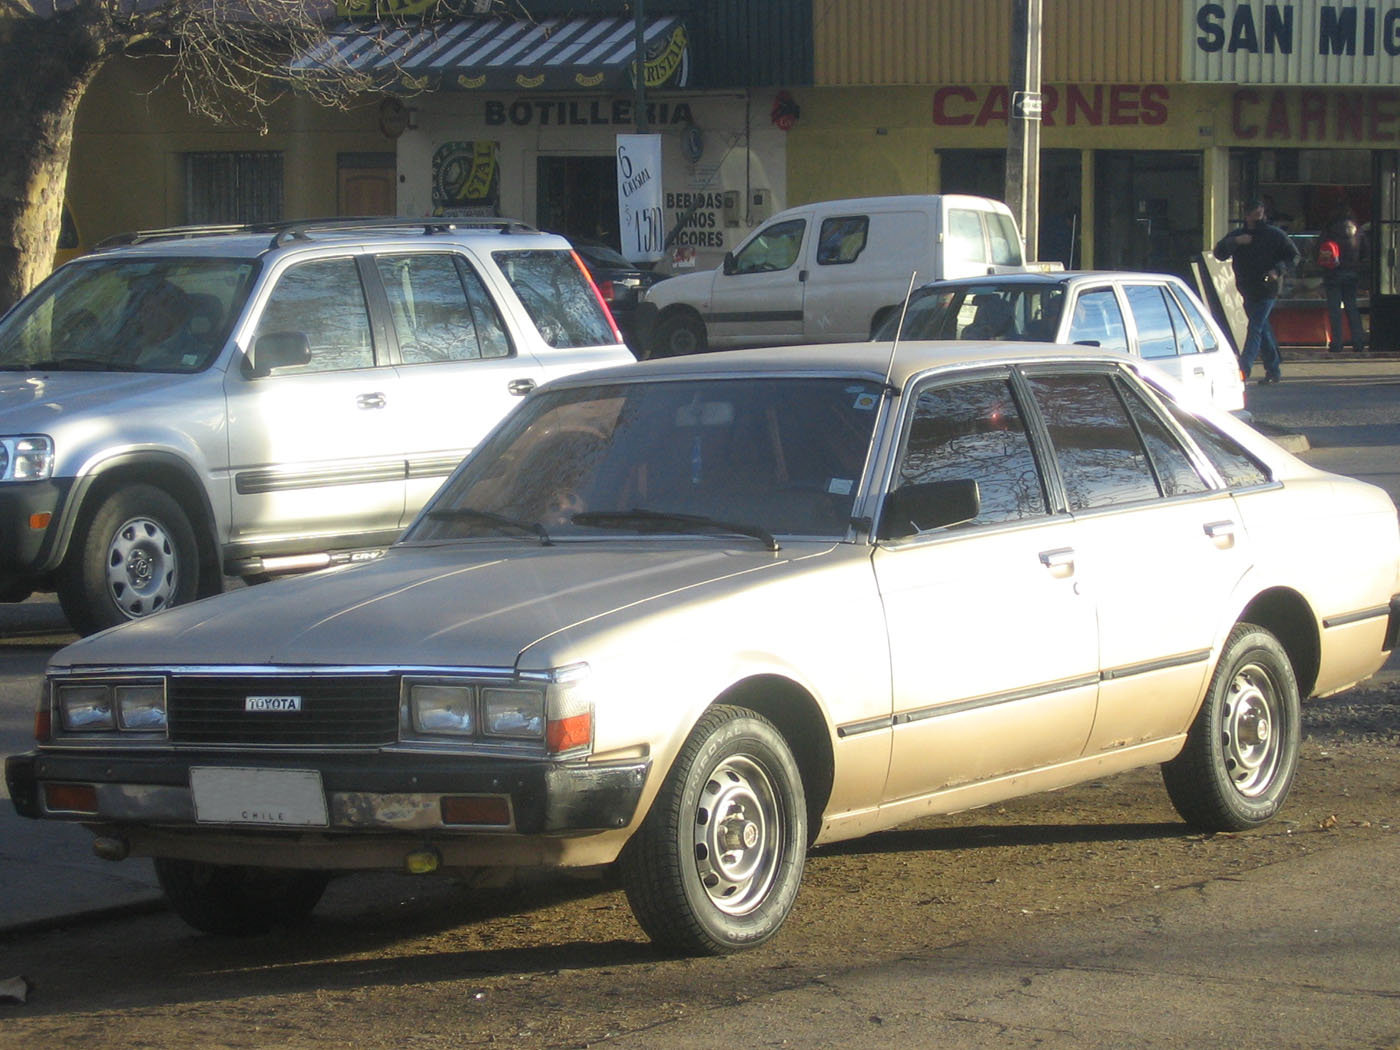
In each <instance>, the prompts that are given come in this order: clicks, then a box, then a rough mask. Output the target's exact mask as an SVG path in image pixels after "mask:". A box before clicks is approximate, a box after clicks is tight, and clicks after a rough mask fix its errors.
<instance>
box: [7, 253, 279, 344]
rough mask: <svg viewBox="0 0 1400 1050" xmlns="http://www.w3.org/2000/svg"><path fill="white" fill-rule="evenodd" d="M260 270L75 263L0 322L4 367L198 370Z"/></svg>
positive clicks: (192, 263) (153, 262) (172, 262)
mask: <svg viewBox="0 0 1400 1050" xmlns="http://www.w3.org/2000/svg"><path fill="white" fill-rule="evenodd" d="M256 270H257V263H255V262H253V261H252V260H249V259H189V258H172V259H119V258H106V259H104V258H100V257H96V258H92V259H90V260H82V261H79V262H76V263H72V264H70V265H68V266H65V267H64V268H63V269H61V270H59V271H57V272H56V273H55V274H54V275H53V276H52V277H50V278H49V279H48V280H47V281H45V282H44V283H43V284H42V285H40V286H39V287H38V288H37V289H35V291H34V292H33V293H32V294H31V295H29V296H28V297H27V298H26V299H25V300H24V301H23V302H22V303H21V304H20V306H19V307H18V308H17V309H15V310H14V311H13V312H11V313H10V315H9V316H8V317H6V318H5V319H4V322H3V323H0V369H3V370H6V371H27V370H29V369H45V370H64V369H68V370H73V371H95V372H199V371H202V370H203V369H205V368H208V367H209V365H210V364H211V363H212V362H213V361H214V358H215V357H217V356H218V353H219V350H220V349H221V348H222V347H223V345H224V341H225V340H226V339H227V337H228V332H229V329H230V327H231V326H232V324H233V321H234V319H235V318H236V317H237V316H238V315H239V313H240V312H241V311H242V309H243V300H244V299H246V298H247V296H248V291H249V289H250V288H251V287H252V278H253V275H254V273H255V272H256Z"/></svg>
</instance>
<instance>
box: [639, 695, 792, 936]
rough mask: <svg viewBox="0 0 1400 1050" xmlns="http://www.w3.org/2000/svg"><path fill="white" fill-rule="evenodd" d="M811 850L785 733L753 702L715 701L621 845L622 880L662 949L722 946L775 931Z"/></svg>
mask: <svg viewBox="0 0 1400 1050" xmlns="http://www.w3.org/2000/svg"><path fill="white" fill-rule="evenodd" d="M806 849H807V808H806V801H805V798H804V795H803V790H802V779H801V776H800V774H799V773H798V769H797V763H796V761H795V760H794V759H793V757H792V752H791V751H790V750H789V749H788V746H787V743H786V742H785V741H784V740H783V737H782V735H781V734H780V733H779V732H778V730H777V729H776V728H775V727H774V726H773V724H772V723H771V722H769V721H768V720H767V719H765V718H763V717H762V716H760V715H758V714H755V713H754V712H752V711H748V710H744V709H742V708H736V707H714V708H711V709H710V711H708V712H707V713H706V714H705V716H704V717H703V718H701V719H700V721H699V722H698V723H697V724H696V726H695V728H694V730H692V731H691V734H690V736H689V738H687V740H686V742H685V745H684V746H683V747H682V748H681V753H680V755H679V756H678V757H677V759H676V762H675V765H674V766H672V768H671V771H670V772H669V773H668V774H667V776H666V781H665V783H664V784H663V785H662V787H661V792H660V794H658V795H657V797H656V800H655V801H654V802H653V803H652V807H651V812H650V813H648V814H647V818H646V820H645V822H644V823H643V824H642V826H641V828H640V829H639V830H638V831H637V833H636V835H634V836H633V838H632V840H631V841H630V842H629V843H628V844H627V848H626V849H625V850H624V851H623V855H622V864H621V869H622V880H623V886H624V888H625V889H626V891H627V900H628V903H629V904H631V906H632V911H633V913H634V914H635V915H636V917H637V921H638V922H639V923H640V924H641V926H642V928H643V929H644V930H646V932H647V934H648V935H649V936H650V937H651V939H652V940H653V941H654V942H655V943H656V944H657V945H658V946H660V947H663V948H667V949H671V950H674V951H678V952H682V953H686V954H704V955H718V954H722V953H725V952H731V951H736V950H738V949H740V948H750V947H753V946H754V945H757V944H761V943H762V942H763V941H766V940H767V939H768V938H769V937H771V936H773V934H775V933H776V932H777V931H778V928H779V927H780V926H782V924H783V920H784V919H786V918H787V915H788V912H790V911H791V910H792V905H793V902H794V901H795V900H796V898H797V887H798V883H799V882H801V879H802V869H803V866H804V864H805V862H806Z"/></svg>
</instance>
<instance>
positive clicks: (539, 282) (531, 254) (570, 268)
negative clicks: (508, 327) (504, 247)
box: [491, 248, 617, 349]
mask: <svg viewBox="0 0 1400 1050" xmlns="http://www.w3.org/2000/svg"><path fill="white" fill-rule="evenodd" d="M491 258H492V260H493V261H494V262H495V263H496V265H497V266H498V267H499V268H500V270H501V273H503V274H504V275H505V278H506V280H507V281H508V282H509V283H510V286H511V288H512V289H513V290H514V291H515V294H516V295H517V296H518V297H519V299H520V302H521V305H523V306H524V307H525V312H526V313H528V314H529V315H530V320H531V321H533V322H534V324H535V327H536V328H537V329H538V330H539V333H540V336H541V337H542V338H543V339H544V341H545V342H546V343H548V344H549V345H550V346H552V347H556V348H560V349H563V348H567V347H575V346H609V345H612V344H614V343H616V342H617V337H616V336H615V335H614V334H613V328H612V323H611V322H610V321H609V319H608V315H607V312H606V311H605V310H604V309H603V305H602V304H601V303H600V302H599V301H598V296H597V295H596V294H595V293H594V291H593V288H592V286H591V285H590V284H589V282H588V278H587V276H585V274H584V272H583V270H582V269H581V268H580V267H579V264H578V263H577V262H575V261H574V257H573V254H572V253H571V252H568V251H564V250H563V249H554V248H549V249H538V250H530V251H512V252H504V251H502V252H492V253H491Z"/></svg>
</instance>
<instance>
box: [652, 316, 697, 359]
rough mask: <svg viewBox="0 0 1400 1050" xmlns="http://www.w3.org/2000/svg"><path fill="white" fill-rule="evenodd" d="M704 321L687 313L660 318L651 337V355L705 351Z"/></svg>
mask: <svg viewBox="0 0 1400 1050" xmlns="http://www.w3.org/2000/svg"><path fill="white" fill-rule="evenodd" d="M705 346H706V337H705V323H704V322H703V321H701V320H700V318H698V317H695V316H694V315H692V314H688V313H676V314H671V315H669V316H668V317H664V318H662V320H661V322H660V323H659V324H658V325H657V326H656V332H655V333H654V334H653V335H652V339H651V356H652V357H684V356H685V355H686V354H702V353H704V352H705Z"/></svg>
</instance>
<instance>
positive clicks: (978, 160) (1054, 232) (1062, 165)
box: [938, 149, 1084, 270]
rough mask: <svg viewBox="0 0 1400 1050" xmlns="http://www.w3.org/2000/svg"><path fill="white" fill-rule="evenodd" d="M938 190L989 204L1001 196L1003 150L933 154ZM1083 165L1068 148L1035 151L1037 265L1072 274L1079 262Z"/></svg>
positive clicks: (940, 152) (974, 150)
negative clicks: (1037, 161)
mask: <svg viewBox="0 0 1400 1050" xmlns="http://www.w3.org/2000/svg"><path fill="white" fill-rule="evenodd" d="M938 166H939V173H940V174H939V180H938V181H939V188H940V189H941V190H942V192H944V193H971V194H973V195H974V196H978V197H991V198H992V199H993V200H1005V198H1006V151H1005V150H1000V149H945V150H939V151H938ZM1082 181H1083V166H1082V165H1081V163H1080V153H1079V151H1078V150H1073V149H1043V150H1041V151H1040V243H1039V246H1038V254H1037V256H1036V258H1038V259H1039V260H1040V261H1041V262H1058V263H1061V264H1063V265H1064V267H1065V269H1067V270H1073V269H1075V268H1077V267H1079V266H1082V265H1083V264H1084V258H1083V253H1082V251H1081V249H1080V242H1081V233H1082V231H1083V216H1081V215H1080V213H1079V200H1080V184H1081V183H1082Z"/></svg>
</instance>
